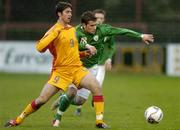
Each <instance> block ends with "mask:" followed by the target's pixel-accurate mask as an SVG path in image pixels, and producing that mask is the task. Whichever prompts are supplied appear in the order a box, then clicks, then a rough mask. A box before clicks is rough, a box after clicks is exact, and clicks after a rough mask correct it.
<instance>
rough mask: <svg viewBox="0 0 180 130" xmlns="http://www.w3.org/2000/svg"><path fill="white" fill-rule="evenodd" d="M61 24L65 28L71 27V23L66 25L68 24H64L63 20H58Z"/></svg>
mask: <svg viewBox="0 0 180 130" xmlns="http://www.w3.org/2000/svg"><path fill="white" fill-rule="evenodd" d="M57 22H58V23H59V24H61V25H62V26H63V27H68V26H69V23H66V22H64V21H63V20H61V19H58V21H57Z"/></svg>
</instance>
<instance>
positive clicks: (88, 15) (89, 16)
mask: <svg viewBox="0 0 180 130" xmlns="http://www.w3.org/2000/svg"><path fill="white" fill-rule="evenodd" d="M89 21H96V17H95V16H94V13H93V12H92V11H86V12H84V13H83V14H82V15H81V23H85V24H88V22H89Z"/></svg>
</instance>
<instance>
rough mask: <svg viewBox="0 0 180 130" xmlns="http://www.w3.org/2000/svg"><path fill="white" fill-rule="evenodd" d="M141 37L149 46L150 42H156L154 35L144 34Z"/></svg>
mask: <svg viewBox="0 0 180 130" xmlns="http://www.w3.org/2000/svg"><path fill="white" fill-rule="evenodd" d="M141 37H142V40H143V42H145V43H146V44H147V45H149V43H150V42H154V36H153V35H152V34H142V35H141Z"/></svg>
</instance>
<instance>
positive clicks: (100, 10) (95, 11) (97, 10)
mask: <svg viewBox="0 0 180 130" xmlns="http://www.w3.org/2000/svg"><path fill="white" fill-rule="evenodd" d="M93 13H94V14H96V13H100V14H103V15H104V16H106V11H104V10H103V9H95V10H94V11H93Z"/></svg>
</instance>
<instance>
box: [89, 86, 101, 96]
mask: <svg viewBox="0 0 180 130" xmlns="http://www.w3.org/2000/svg"><path fill="white" fill-rule="evenodd" d="M91 93H92V94H93V95H102V88H101V87H99V86H96V85H94V86H93V87H92V90H91Z"/></svg>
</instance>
